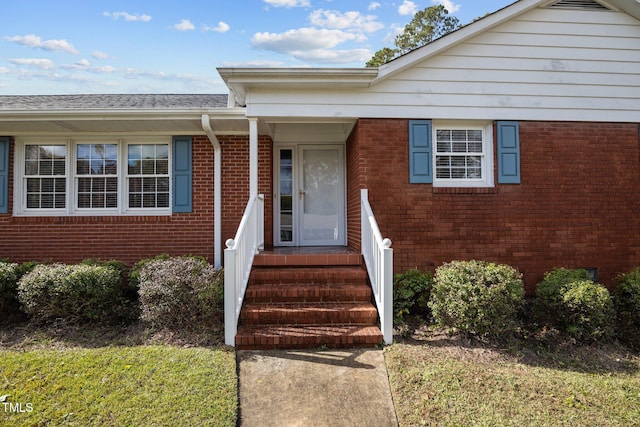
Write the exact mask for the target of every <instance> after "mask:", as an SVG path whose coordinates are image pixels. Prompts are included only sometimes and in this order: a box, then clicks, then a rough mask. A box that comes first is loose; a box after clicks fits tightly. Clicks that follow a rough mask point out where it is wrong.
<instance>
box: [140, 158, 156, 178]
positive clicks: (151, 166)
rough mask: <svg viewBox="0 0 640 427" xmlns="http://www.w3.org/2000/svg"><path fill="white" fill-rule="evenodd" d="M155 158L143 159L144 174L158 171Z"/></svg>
mask: <svg viewBox="0 0 640 427" xmlns="http://www.w3.org/2000/svg"><path fill="white" fill-rule="evenodd" d="M155 163H156V162H155V161H154V160H143V161H142V174H143V175H153V174H155V172H156V168H155Z"/></svg>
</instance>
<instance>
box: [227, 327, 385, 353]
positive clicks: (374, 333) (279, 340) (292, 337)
mask: <svg viewBox="0 0 640 427" xmlns="http://www.w3.org/2000/svg"><path fill="white" fill-rule="evenodd" d="M381 342H382V332H381V331H380V328H378V327H377V326H364V325H269V326H246V327H241V328H240V329H239V330H238V333H237V335H236V348H238V349H239V350H250V349H272V348H312V347H318V346H327V347H341V348H348V347H358V346H367V347H372V346H375V345H377V344H380V343H381Z"/></svg>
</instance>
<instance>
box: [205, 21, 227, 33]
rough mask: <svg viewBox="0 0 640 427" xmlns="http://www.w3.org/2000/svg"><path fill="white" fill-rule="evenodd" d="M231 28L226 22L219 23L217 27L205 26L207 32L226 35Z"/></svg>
mask: <svg viewBox="0 0 640 427" xmlns="http://www.w3.org/2000/svg"><path fill="white" fill-rule="evenodd" d="M230 28H231V27H230V26H229V24H227V23H226V22H224V21H220V22H218V25H217V26H215V27H209V26H207V25H205V26H204V30H205V31H215V32H216V33H226V32H227V31H229V29H230Z"/></svg>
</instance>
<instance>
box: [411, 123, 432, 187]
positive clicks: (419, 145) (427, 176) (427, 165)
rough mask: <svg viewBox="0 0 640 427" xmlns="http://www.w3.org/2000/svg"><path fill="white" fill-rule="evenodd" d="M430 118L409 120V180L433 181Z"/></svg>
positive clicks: (422, 182) (417, 182) (418, 182)
mask: <svg viewBox="0 0 640 427" xmlns="http://www.w3.org/2000/svg"><path fill="white" fill-rule="evenodd" d="M432 162H433V160H432V149H431V120H409V182H410V183H411V184H430V183H432V182H433V168H432Z"/></svg>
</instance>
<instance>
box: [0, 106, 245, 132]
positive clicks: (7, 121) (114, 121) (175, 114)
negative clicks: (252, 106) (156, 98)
mask: <svg viewBox="0 0 640 427" xmlns="http://www.w3.org/2000/svg"><path fill="white" fill-rule="evenodd" d="M203 114H207V115H209V116H210V117H211V121H212V125H213V127H214V129H215V130H216V133H217V134H219V135H223V134H247V133H248V129H249V128H248V124H247V120H246V117H245V109H244V108H214V109H203V108H193V109H180V110H175V109H174V110H166V109H129V108H127V109H86V110H71V109H48V110H5V111H3V110H0V135H11V136H19V135H41V134H42V135H61V134H64V135H70V134H72V135H78V134H109V135H114V134H116V135H117V134H127V135H132V134H151V135H153V134H162V135H177V134H189V135H198V134H203V133H204V132H203V129H202V126H201V119H202V115H203Z"/></svg>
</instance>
